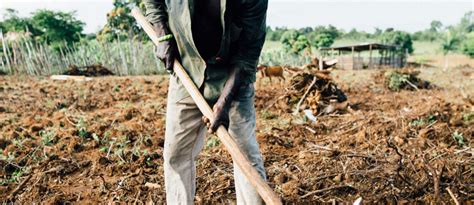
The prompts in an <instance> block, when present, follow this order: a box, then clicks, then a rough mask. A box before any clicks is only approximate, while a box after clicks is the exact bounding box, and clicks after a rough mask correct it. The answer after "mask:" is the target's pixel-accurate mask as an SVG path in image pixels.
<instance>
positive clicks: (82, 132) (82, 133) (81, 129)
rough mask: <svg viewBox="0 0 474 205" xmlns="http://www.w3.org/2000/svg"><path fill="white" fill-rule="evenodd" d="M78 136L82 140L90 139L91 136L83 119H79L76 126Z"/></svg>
mask: <svg viewBox="0 0 474 205" xmlns="http://www.w3.org/2000/svg"><path fill="white" fill-rule="evenodd" d="M76 129H77V135H78V136H79V137H80V138H82V139H85V138H88V137H89V136H90V133H89V131H87V123H86V121H85V120H84V118H83V117H81V118H79V121H78V122H77V124H76Z"/></svg>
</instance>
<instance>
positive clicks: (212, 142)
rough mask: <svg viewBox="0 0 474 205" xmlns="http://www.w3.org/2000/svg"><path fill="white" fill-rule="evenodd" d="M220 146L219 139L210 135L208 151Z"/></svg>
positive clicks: (207, 145)
mask: <svg viewBox="0 0 474 205" xmlns="http://www.w3.org/2000/svg"><path fill="white" fill-rule="evenodd" d="M219 144H220V142H219V139H218V138H217V137H216V136H214V135H210V136H209V139H208V140H207V143H206V149H211V148H213V147H216V146H218V145H219Z"/></svg>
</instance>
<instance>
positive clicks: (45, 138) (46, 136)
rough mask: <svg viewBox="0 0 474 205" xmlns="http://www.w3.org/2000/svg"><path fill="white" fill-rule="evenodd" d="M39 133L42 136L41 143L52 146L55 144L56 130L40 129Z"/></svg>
mask: <svg viewBox="0 0 474 205" xmlns="http://www.w3.org/2000/svg"><path fill="white" fill-rule="evenodd" d="M39 135H40V137H41V143H42V144H43V145H44V146H50V145H53V144H54V140H55V138H56V131H54V130H52V129H50V130H41V131H39Z"/></svg>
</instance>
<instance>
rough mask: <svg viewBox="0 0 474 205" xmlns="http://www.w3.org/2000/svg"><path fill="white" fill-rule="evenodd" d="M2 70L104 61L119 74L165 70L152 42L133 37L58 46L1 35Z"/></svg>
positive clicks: (57, 69) (50, 70)
mask: <svg viewBox="0 0 474 205" xmlns="http://www.w3.org/2000/svg"><path fill="white" fill-rule="evenodd" d="M0 62H1V63H0V70H3V71H5V72H6V73H9V74H27V75H52V74H61V73H63V72H64V71H66V70H67V69H68V67H69V65H76V66H86V65H92V64H98V63H100V64H102V65H103V66H105V67H107V68H109V69H110V70H111V71H112V72H114V73H115V74H116V75H148V74H160V73H164V69H163V66H162V64H161V63H160V61H159V60H158V59H157V58H156V57H155V55H154V52H153V45H152V44H151V43H150V42H147V43H143V42H140V41H136V40H133V39H129V40H126V41H121V42H118V41H115V42H98V41H96V40H89V41H85V40H84V41H81V42H80V43H76V44H75V45H72V46H68V45H66V44H65V45H64V46H62V47H61V48H59V49H55V48H53V47H52V46H49V45H46V44H43V43H36V42H33V41H32V40H27V39H22V40H19V41H15V42H6V41H5V40H3V38H2V49H0Z"/></svg>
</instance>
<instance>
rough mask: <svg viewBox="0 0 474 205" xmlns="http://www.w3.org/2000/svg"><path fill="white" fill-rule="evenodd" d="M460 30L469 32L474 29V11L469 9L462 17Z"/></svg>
mask: <svg viewBox="0 0 474 205" xmlns="http://www.w3.org/2000/svg"><path fill="white" fill-rule="evenodd" d="M458 27H459V30H460V32H462V33H469V32H473V31H474V11H469V12H467V13H466V14H464V16H463V17H462V18H461V22H460V23H459V25H458Z"/></svg>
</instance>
